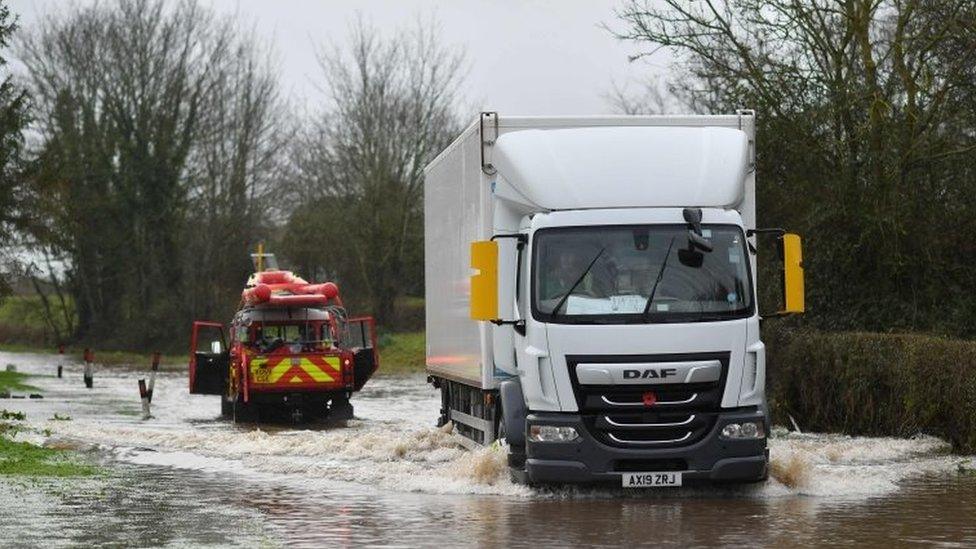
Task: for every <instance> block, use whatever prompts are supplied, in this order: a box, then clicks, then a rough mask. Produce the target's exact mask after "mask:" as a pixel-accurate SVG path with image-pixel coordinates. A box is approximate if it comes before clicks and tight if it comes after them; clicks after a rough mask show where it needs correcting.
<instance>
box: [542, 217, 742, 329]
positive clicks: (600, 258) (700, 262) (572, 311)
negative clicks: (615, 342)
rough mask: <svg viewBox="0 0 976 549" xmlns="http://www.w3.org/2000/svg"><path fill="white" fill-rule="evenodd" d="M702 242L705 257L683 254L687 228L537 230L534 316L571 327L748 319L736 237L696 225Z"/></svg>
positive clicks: (734, 232) (736, 232) (734, 230)
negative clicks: (709, 246)
mask: <svg viewBox="0 0 976 549" xmlns="http://www.w3.org/2000/svg"><path fill="white" fill-rule="evenodd" d="M702 234H703V236H704V237H705V238H706V239H708V240H710V241H711V243H712V246H713V250H712V251H711V252H698V251H694V252H692V251H689V244H688V226H687V225H628V226H602V227H567V228H555V229H542V230H540V231H538V232H537V233H536V236H535V244H534V252H533V254H534V273H535V275H534V277H533V280H532V295H533V304H532V307H533V314H534V315H535V317H536V318H537V319H538V320H541V321H548V322H570V323H586V322H599V323H632V322H694V321H709V320H724V319H729V318H741V317H744V316H749V315H751V314H752V310H753V305H752V302H753V299H752V285H751V278H750V273H749V267H748V261H749V255H748V252H747V251H746V243H745V237H744V235H743V233H742V229H740V228H739V227H736V226H734V225H703V226H702ZM587 269H588V270H587ZM574 285H575V287H574ZM652 295H653V300H652V301H651V303H650V304H649V305H648V297H650V296H652ZM557 309H558V310H557Z"/></svg>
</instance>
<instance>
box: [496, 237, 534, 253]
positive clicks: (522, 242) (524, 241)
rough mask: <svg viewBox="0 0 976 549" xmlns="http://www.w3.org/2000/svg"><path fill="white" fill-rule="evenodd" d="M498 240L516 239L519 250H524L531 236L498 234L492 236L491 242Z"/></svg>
mask: <svg viewBox="0 0 976 549" xmlns="http://www.w3.org/2000/svg"><path fill="white" fill-rule="evenodd" d="M497 238H514V239H516V240H518V244H517V246H518V248H519V249H520V250H521V249H522V246H525V245H526V244H527V243H528V242H529V235H527V234H522V233H515V234H496V235H492V236H491V240H495V239H497Z"/></svg>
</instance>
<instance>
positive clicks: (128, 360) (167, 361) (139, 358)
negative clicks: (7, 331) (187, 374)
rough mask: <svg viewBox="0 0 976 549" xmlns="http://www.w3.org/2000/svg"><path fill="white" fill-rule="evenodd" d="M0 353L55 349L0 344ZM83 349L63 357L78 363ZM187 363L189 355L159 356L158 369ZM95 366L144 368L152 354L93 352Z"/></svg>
mask: <svg viewBox="0 0 976 549" xmlns="http://www.w3.org/2000/svg"><path fill="white" fill-rule="evenodd" d="M0 351H3V352H5V353H41V354H53V353H56V352H57V349H52V348H47V347H41V346H37V345H23V344H19V343H0ZM83 354H84V350H83V349H66V350H65V356H66V357H68V358H69V359H71V360H73V361H76V362H80V361H81V360H82V358H83ZM188 362H189V355H160V357H159V367H160V368H161V369H163V370H182V369H184V368H186V365H187V363H188ZM95 364H100V365H103V366H119V365H131V366H139V367H142V366H146V368H148V367H149V365H150V364H152V353H151V352H150V353H137V352H133V351H99V350H98V349H96V350H95Z"/></svg>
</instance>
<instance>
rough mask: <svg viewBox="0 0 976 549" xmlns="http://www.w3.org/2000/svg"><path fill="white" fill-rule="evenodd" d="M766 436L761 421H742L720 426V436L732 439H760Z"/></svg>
mask: <svg viewBox="0 0 976 549" xmlns="http://www.w3.org/2000/svg"><path fill="white" fill-rule="evenodd" d="M765 436H766V430H765V429H764V428H763V424H762V422H759V421H745V422H742V423H729V424H728V425H726V426H725V427H722V438H727V439H733V440H747V439H752V440H754V439H760V438H764V437H765Z"/></svg>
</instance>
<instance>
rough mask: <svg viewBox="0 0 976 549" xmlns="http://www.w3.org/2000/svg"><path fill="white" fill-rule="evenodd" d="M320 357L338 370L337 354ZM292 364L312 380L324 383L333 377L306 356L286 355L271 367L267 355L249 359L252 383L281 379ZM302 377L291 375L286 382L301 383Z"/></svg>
mask: <svg viewBox="0 0 976 549" xmlns="http://www.w3.org/2000/svg"><path fill="white" fill-rule="evenodd" d="M322 359H323V360H324V361H325V362H326V363H327V364H328V365H329V366H331V367H333V368H335V369H336V370H340V367H339V364H340V362H341V361H340V359H339V357H337V356H327V357H322ZM292 366H298V367H300V368H301V369H302V370H304V371H305V373H307V374H308V375H309V377H311V378H312V380H313V381H316V382H320V383H325V382H333V381H335V378H333V377H332V376H331V375H330V374H329V373H327V372H325V371H323V370H322V369H321V368H319V367H318V366H316V365H315V363H313V362H312V361H311V360H309V359H308V358H304V357H302V358H298V357H286V358H283V359H282V360H280V361H279V362H278V363H277V364H275V365H274V366H272V367H270V368H269V367H268V357H263V356H262V357H255V358H253V359H252V360H251V367H250V369H251V376H252V377H253V378H254V383H256V384H258V383H261V384H273V383H278V382H279V381H282V379H281V378H282V377H283V376H284V375H285V373H286V372H288V370H290V369H291V368H292ZM301 382H302V379H301V378H300V377H298V376H297V375H296V376H292V377H291V378H290V379H288V380H287V383H301Z"/></svg>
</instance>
